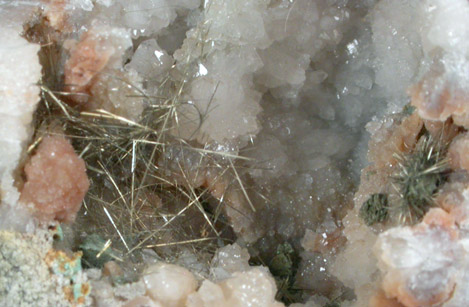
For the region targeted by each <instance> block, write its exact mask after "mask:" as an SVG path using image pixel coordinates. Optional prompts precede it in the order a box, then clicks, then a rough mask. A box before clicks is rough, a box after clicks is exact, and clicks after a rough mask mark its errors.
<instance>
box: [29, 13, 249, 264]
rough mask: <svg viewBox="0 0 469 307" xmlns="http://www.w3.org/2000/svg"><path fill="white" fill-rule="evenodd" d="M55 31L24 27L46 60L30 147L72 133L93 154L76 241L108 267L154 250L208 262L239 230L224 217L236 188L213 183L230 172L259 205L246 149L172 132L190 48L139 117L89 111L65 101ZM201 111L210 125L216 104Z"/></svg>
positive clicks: (202, 40) (77, 145)
mask: <svg viewBox="0 0 469 307" xmlns="http://www.w3.org/2000/svg"><path fill="white" fill-rule="evenodd" d="M38 20H42V19H38ZM205 26H206V25H203V26H201V27H200V29H199V30H200V31H199V42H198V43H197V44H198V45H197V46H195V47H199V45H201V47H202V48H203V46H204V45H205V44H206V37H205V36H206V32H207V29H206V27H205ZM56 34H57V33H55V32H54V31H53V30H51V29H49V28H48V26H47V24H45V23H43V22H39V23H37V24H36V23H34V24H32V25H30V26H28V27H27V28H26V29H25V35H26V37H27V38H28V39H29V40H32V41H36V42H39V43H41V45H42V48H41V52H40V54H39V55H40V59H41V63H42V64H43V66H44V72H43V73H44V76H43V79H42V85H41V90H42V100H41V103H40V105H39V108H38V110H37V111H36V114H35V135H34V138H33V142H32V143H31V145H30V147H29V150H28V153H30V154H32V153H33V152H34V150H35V148H36V147H37V145H38V144H39V143H40V142H41V140H42V138H43V137H44V136H45V135H47V134H53V133H59V134H64V135H65V136H66V137H67V138H68V139H70V140H71V142H72V145H73V147H74V149H75V150H76V152H77V153H78V154H79V156H80V157H81V158H83V159H84V161H85V163H86V166H87V174H88V177H89V180H90V189H89V191H88V193H87V195H86V197H85V200H84V203H83V206H82V209H81V211H80V212H79V214H78V216H77V220H76V221H75V223H74V225H73V226H72V229H73V233H74V242H73V246H72V248H75V249H82V250H83V252H84V259H83V260H84V261H85V264H87V265H90V266H101V265H102V263H103V261H102V260H103V259H113V260H116V261H118V262H120V263H123V264H124V263H131V264H132V265H137V264H140V263H142V262H143V260H144V258H145V257H147V256H148V253H147V252H148V251H149V250H150V251H152V253H151V254H152V255H153V256H155V257H161V258H164V260H167V261H172V260H174V259H175V258H176V257H178V255H179V254H181V253H184V252H190V253H192V254H193V255H195V256H196V257H197V258H198V261H199V262H203V261H205V260H207V261H210V259H211V256H212V255H213V253H214V252H215V250H216V249H217V248H219V247H220V246H223V245H224V244H225V243H226V242H231V241H233V240H234V239H235V235H234V233H233V230H232V228H231V226H230V224H229V223H228V221H227V219H226V217H225V216H224V211H225V210H224V208H225V206H230V204H228V203H227V201H226V199H227V198H229V197H228V196H226V197H225V195H221V196H220V195H219V194H217V198H215V197H213V196H212V195H211V191H210V188H211V187H213V185H215V184H217V182H218V180H222V181H223V184H224V185H225V187H226V186H233V187H236V189H239V190H241V191H242V194H243V195H244V196H245V197H246V199H247V202H248V203H249V205H250V206H251V209H253V210H254V206H253V205H252V203H251V200H250V198H249V196H248V193H247V191H246V188H245V184H244V183H243V179H242V177H243V172H244V170H243V168H242V166H241V164H242V163H240V162H241V161H242V160H243V159H244V158H243V157H240V156H239V155H237V154H236V153H229V152H217V151H213V150H211V149H210V148H211V147H210V146H202V145H200V144H197V143H191V142H186V141H184V140H183V139H180V138H178V137H176V136H175V135H174V134H173V133H171V131H174V129H175V128H177V126H178V122H179V119H180V114H178V110H179V107H180V106H181V105H183V104H184V102H183V99H182V96H183V93H184V86H185V84H186V82H187V78H186V77H185V76H189V75H191V67H193V66H194V65H192V57H191V53H190V52H189V53H188V56H187V58H186V59H185V61H184V63H180V64H181V65H180V66H181V67H180V68H182V71H178V74H177V75H178V76H179V79H181V80H179V79H178V80H174V79H172V78H171V77H170V76H169V75H168V77H167V78H166V79H165V80H163V81H162V82H161V84H160V85H159V90H158V93H159V95H160V97H148V96H146V95H145V93H144V92H143V91H141V90H139V89H136V92H140V93H141V97H139V98H142V99H144V100H145V110H144V111H143V113H142V115H141V118H140V119H139V120H138V121H133V120H130V119H129V118H126V117H124V116H120V115H118V114H115V113H112V112H110V111H109V110H104V109H97V110H92V111H83V110H80V109H79V108H78V107H72V106H71V105H69V104H68V103H66V101H70V99H69V98H70V96H71V95H77V93H66V92H60V91H59V90H57V89H61V88H63V84H61V82H62V81H61V80H62V78H61V75H60V73H59V72H60V71H61V70H60V69H59V67H60V66H61V65H63V64H60V60H59V59H61V55H62V52H61V47H60V43H59V42H60V41H61V39H62V38H61V37H60V35H56ZM51 37H52V38H51ZM184 69H185V70H186V71H184ZM121 81H122V82H125V81H124V80H121ZM123 86H129V84H123ZM213 94H214V93H213ZM133 98H135V97H133ZM208 105H209V106H210V105H211V104H210V103H209V104H208ZM196 111H197V112H198V113H199V116H200V118H199V120H200V123H199V125H202V122H203V121H204V118H205V116H207V114H208V113H209V112H210V107H207V110H203V111H199V110H196ZM188 161H190V163H189V162H188ZM207 169H210V170H211V172H210V176H211V177H210V182H211V183H210V184H203V185H200V182H199V183H197V184H196V183H195V181H196V180H195V179H194V178H198V177H203V174H204V172H206V171H207ZM227 175H228V176H227ZM227 178H228V179H227ZM226 190H227V189H226ZM101 257H102V258H101Z"/></svg>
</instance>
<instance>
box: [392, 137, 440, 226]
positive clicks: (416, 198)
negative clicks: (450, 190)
mask: <svg viewBox="0 0 469 307" xmlns="http://www.w3.org/2000/svg"><path fill="white" fill-rule="evenodd" d="M446 152H447V145H446V144H444V142H443V141H442V140H440V139H435V138H434V137H432V136H431V135H429V134H428V133H424V134H423V135H422V136H421V137H420V139H419V140H418V143H417V145H416V147H415V148H414V150H413V152H412V153H410V154H407V155H395V158H396V159H397V161H398V166H399V171H398V173H397V174H396V175H395V176H394V177H393V186H394V189H395V191H396V192H397V194H398V196H399V202H398V205H397V206H396V208H395V209H396V210H397V211H398V218H399V221H400V223H401V224H414V223H417V222H419V221H420V220H421V219H422V217H423V216H424V215H425V213H426V212H427V211H428V210H429V209H430V208H431V207H434V206H435V202H434V195H435V193H436V192H437V191H438V188H439V187H440V186H441V185H442V184H443V183H444V182H445V181H446V179H447V175H448V161H447V158H446Z"/></svg>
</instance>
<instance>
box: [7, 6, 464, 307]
mask: <svg viewBox="0 0 469 307" xmlns="http://www.w3.org/2000/svg"><path fill="white" fill-rule="evenodd" d="M46 2H47V1H46ZM46 2H43V4H44V5H45V4H47V3H46ZM14 3H16V4H17V5H16V6H11V5H9V4H8V2H5V1H0V29H1V31H0V154H1V156H2V158H1V159H0V180H1V182H0V184H1V186H0V188H1V201H2V207H1V208H0V221H1V222H0V228H4V227H10V228H11V227H17V226H9V225H8V224H7V220H8V221H9V220H10V219H8V217H9V216H11V214H12V212H13V213H15V214H17V215H19V216H26V217H25V218H24V219H23V220H22V219H20V218H19V217H18V218H16V221H17V224H25V223H26V222H25V221H27V219H28V218H27V214H26V213H25V214H21V213H20V212H19V211H17V210H16V209H15V210H16V211H13V210H12V206H14V205H15V204H16V202H17V199H18V193H17V191H16V188H14V185H13V184H14V171H15V169H16V167H17V165H18V163H19V161H20V159H21V157H22V155H23V154H24V150H25V148H24V147H25V144H26V143H27V141H28V138H29V135H30V131H29V130H30V123H31V120H32V114H33V111H34V108H35V104H36V103H37V101H38V99H39V97H38V94H39V88H38V87H37V85H36V84H37V82H38V81H39V79H40V76H41V67H40V65H39V63H38V58H37V52H38V50H39V46H37V45H33V44H30V43H28V42H27V41H26V40H25V39H23V38H22V37H21V36H20V33H21V31H22V23H23V21H24V19H25V18H26V17H27V14H28V13H29V12H30V10H31V9H32V7H33V6H34V5H31V4H37V3H35V2H29V1H16V2H14ZM66 4H67V5H66V10H67V11H68V12H72V14H71V15H70V21H71V23H72V24H74V25H81V24H84V25H90V24H93V21H99V22H100V23H102V25H104V26H103V28H106V29H111V30H112V29H114V30H116V31H117V30H118V31H121V32H119V33H122V35H123V36H125V38H126V40H125V41H126V43H125V44H123V43H122V44H123V45H119V42H115V46H114V45H113V47H122V48H123V49H124V50H120V52H119V53H118V55H119V56H118V58H117V59H114V60H115V61H114V64H115V65H114V64H113V66H112V67H111V68H112V69H115V71H114V72H115V74H116V75H117V74H118V73H119V74H120V73H122V74H124V76H125V77H126V78H128V79H129V80H130V81H132V82H134V83H136V84H138V87H139V90H140V91H141V92H142V93H144V94H145V95H148V96H152V97H153V96H155V97H157V96H158V95H159V94H161V93H160V92H159V86H160V85H161V84H163V83H164V82H166V81H167V80H171V82H174V83H175V84H178V85H179V86H180V87H179V88H178V90H180V93H179V96H178V97H179V98H180V100H179V101H178V103H179V105H178V108H177V115H178V123H177V125H175V126H177V127H176V128H177V129H176V128H175V129H173V131H172V133H173V135H174V136H178V137H181V138H183V139H184V140H186V141H190V142H192V143H196V142H197V143H199V144H200V145H201V146H204V145H207V146H210V148H216V150H218V151H220V152H230V153H237V154H240V155H242V156H244V157H247V158H249V160H248V162H246V165H245V166H246V167H245V168H244V170H245V172H244V173H243V175H244V176H245V178H248V179H249V182H250V184H251V185H250V190H249V191H248V193H249V195H250V196H251V197H252V198H251V199H250V200H251V201H252V202H253V204H254V207H256V208H257V211H256V212H255V213H254V212H252V216H251V217H250V218H251V219H252V220H254V222H253V223H251V224H250V226H249V227H251V228H249V229H248V231H249V232H250V233H251V234H252V235H251V236H245V237H244V238H240V239H241V243H246V242H242V241H243V240H246V241H255V240H256V239H259V241H258V242H257V245H256V248H257V249H258V251H259V252H260V253H263V252H269V251H270V252H272V250H273V249H274V248H275V246H276V245H277V244H278V243H279V242H283V241H290V242H295V243H297V245H298V246H299V245H300V244H299V242H300V240H301V239H302V238H303V237H304V236H305V233H306V234H307V236H305V238H304V239H303V241H301V244H302V246H303V249H304V251H303V252H302V253H301V263H300V269H299V271H298V273H297V281H298V285H299V286H301V287H303V288H305V289H315V291H310V292H308V293H309V294H317V295H324V296H329V297H333V296H334V295H335V293H333V292H332V290H331V289H343V288H341V287H342V285H344V286H346V287H350V288H353V289H355V290H356V291H355V294H356V296H357V299H358V300H357V301H355V303H354V304H355V306H365V305H366V304H367V302H368V299H369V297H370V296H371V295H372V293H373V291H375V288H376V287H377V285H378V284H379V280H378V277H377V276H379V274H380V271H379V268H378V266H377V258H376V256H375V255H374V254H373V246H375V242H376V240H378V241H379V242H381V243H380V244H381V247H382V249H381V254H380V255H385V256H386V257H387V256H389V257H393V255H394V254H393V250H394V249H399V247H401V248H402V249H399V252H396V254H395V255H394V256H396V255H402V257H411V256H408V254H407V253H406V252H407V251H408V250H406V249H404V248H403V247H402V246H398V245H399V244H400V243H402V240H404V239H405V240H407V241H406V242H405V243H406V244H407V245H406V246H407V247H408V246H410V247H411V249H412V248H413V249H414V250H417V251H416V253H418V254H419V255H420V254H425V253H433V252H437V251H438V248H437V246H436V245H435V246H433V245H432V246H428V249H425V248H423V247H422V246H419V245H418V244H417V243H418V242H417V241H415V240H416V239H415V238H414V237H412V233H410V232H409V231H408V230H406V229H397V230H394V232H393V231H390V232H388V233H385V234H383V235H381V236H379V235H378V234H377V233H374V232H373V231H372V230H370V229H369V228H367V227H366V226H365V225H363V223H362V222H361V221H360V220H359V219H358V216H357V210H353V211H351V212H350V213H349V214H348V215H347V217H345V219H343V221H344V229H343V235H344V237H346V238H347V239H348V243H347V245H346V247H345V249H344V250H343V251H341V252H340V253H339V256H338V257H337V258H336V254H337V250H335V248H336V247H337V246H334V244H333V242H334V240H333V239H334V238H335V237H334V236H335V235H337V233H339V234H342V228H341V227H342V225H341V221H342V218H343V217H344V215H345V214H346V212H345V210H347V209H350V208H351V207H353V205H352V198H353V192H354V189H355V188H356V187H357V186H358V178H359V173H360V170H361V169H362V168H363V167H364V166H365V165H366V164H367V160H366V151H367V142H368V139H369V134H368V133H367V132H365V129H364V127H365V125H366V124H367V123H368V122H370V121H373V123H372V124H371V125H369V126H368V127H369V129H371V130H372V129H373V127H385V126H386V125H390V123H389V122H385V121H380V119H381V118H383V116H384V115H389V114H392V113H396V112H400V111H401V110H402V108H403V107H404V106H405V105H406V104H408V103H409V101H410V99H409V95H408V89H409V88H410V86H412V85H413V84H416V83H417V82H419V81H422V82H423V87H424V88H425V89H426V90H427V92H428V93H427V92H425V94H426V95H427V94H428V95H427V96H428V97H430V98H432V99H430V100H429V102H430V104H429V105H428V109H429V110H431V109H432V107H434V106H438V104H437V100H438V99H437V98H438V97H433V96H432V95H431V94H432V93H433V92H432V91H433V90H435V92H438V91H439V90H440V89H443V88H444V87H445V86H447V84H449V85H450V88H451V89H454V90H455V91H462V92H464V93H467V92H468V91H469V69H468V67H469V65H468V63H469V39H468V38H469V18H468V17H469V2H468V1H467V0H425V1H416V0H399V1H396V0H380V1H378V0H362V1H358V0H319V1H312V0H245V1H237V0H236V1H235V0H205V1H199V0H171V1H170V0H136V1H130V0H96V1H91V0H73V1H72V0H70V1H66ZM19 8H20V9H19ZM77 28H78V29H79V33H76V35H77V36H79V34H81V33H83V32H85V31H87V27H86V26H84V27H77ZM130 38H132V41H131V40H130ZM112 44H114V42H113V43H112ZM112 44H111V45H112ZM131 44H132V46H130V45H131ZM118 45H119V46H118ZM128 47H129V48H128ZM111 68H110V67H108V68H107V69H111ZM117 71H118V72H117ZM111 75H112V74H111ZM168 75H169V77H168ZM428 76H430V77H428ZM112 80H114V82H113V81H112ZM445 82H446V83H445ZM119 86H120V85H119V83H116V82H115V79H113V78H112V77H109V78H107V77H102V84H100V85H99V86H97V87H96V88H95V92H94V93H93V94H95V95H96V96H100V97H106V99H108V98H110V99H111V100H112V103H113V107H115V108H117V109H119V108H120V109H122V110H125V109H126V107H127V108H128V109H127V111H128V110H130V111H132V112H127V113H126V114H130V116H133V117H138V115H139V114H140V112H141V104H142V102H141V101H139V102H137V103H136V104H135V105H130V106H129V105H128V106H123V104H125V97H126V96H125V95H121V94H122V93H123V91H124V90H122V92H119ZM116 93H117V94H116ZM126 93H127V94H126V95H132V94H133V92H132V91H131V90H130V89H129V90H128V91H127V92H126ZM433 98H434V99H433ZM427 111H428V110H427ZM419 112H420V113H421V114H420V115H421V116H422V117H425V118H429V119H434V118H433V117H432V116H433V115H432V114H431V112H430V111H428V112H422V111H421V110H419ZM124 113H125V112H124ZM459 115H460V116H461V118H459V120H460V121H461V122H464V120H467V117H465V116H466V114H465V113H462V114H459ZM441 116H443V117H444V116H446V115H444V114H443V115H441ZM193 168H194V169H197V165H193ZM22 228H24V227H22ZM428 236H429V237H425V238H424V239H425V240H429V241H431V238H432V236H431V234H429V235H428ZM318 238H319V239H320V238H322V239H321V240H323V241H324V242H326V241H327V240H330V242H331V243H328V244H329V245H328V244H326V248H325V249H326V250H321V251H318V250H317V248H316V247H315V244H314V242H315V241H316V240H319V239H318ZM331 238H332V239H331ZM402 238H404V239H402ZM400 239H402V240H400ZM308 240H310V241H311V242H309V241H308ZM337 240H338V239H337ZM327 242H329V241H327ZM399 242H400V243H399ZM248 243H253V242H248ZM398 243H399V244H398ZM463 243H464V242H459V243H458V244H460V245H464V244H463ZM458 246H459V245H458ZM464 246H465V245H464ZM414 247H415V248H414ZM431 248H433V249H431ZM445 248H446V247H445ZM458 248H459V250H458V252H461V253H466V252H467V251H466V250H464V251H463V248H462V247H461V246H459V247H458ZM443 256H444V253H443ZM443 256H442V257H443ZM383 257H384V256H383ZM412 257H413V256H412ZM412 257H411V258H412ZM248 258H249V255H248V254H247V251H246V250H244V249H242V248H241V247H240V246H238V245H231V246H229V247H225V248H223V249H222V250H219V251H218V253H217V254H216V256H215V258H214V260H213V262H212V264H211V269H210V278H211V281H209V280H205V281H204V282H203V283H202V286H201V287H200V288H198V290H194V289H193V288H194V286H193V284H194V281H193V280H192V278H193V277H192V275H189V273H187V272H186V271H183V272H181V271H178V269H175V272H176V273H175V275H171V274H172V272H173V271H172V268H170V269H168V270H167V271H165V270H160V271H158V272H159V273H158V274H160V275H155V276H153V277H154V278H155V279H154V280H149V279H147V285H148V284H150V283H152V282H154V283H155V284H158V283H164V278H166V277H165V276H166V275H165V274H166V273H167V274H168V276H169V275H171V276H173V277H174V276H176V277H175V279H176V280H177V278H179V277H181V280H185V281H186V282H187V283H186V284H181V285H180V286H181V287H183V286H184V285H188V286H187V287H186V288H184V289H185V290H184V291H186V290H187V289H188V290H187V291H186V292H187V293H186V294H187V295H186V294H185V295H186V296H188V297H189V298H190V299H189V301H190V306H221V305H223V304H227V305H226V306H228V304H231V305H229V306H247V305H249V304H250V306H277V304H278V303H277V302H275V300H274V299H273V297H274V296H275V291H276V290H275V287H276V285H275V282H274V281H273V279H272V278H271V276H270V275H269V273H268V272H267V271H266V270H265V269H262V268H251V267H249V265H248V264H247V259H248ZM443 258H444V257H443ZM386 259H388V260H389V259H391V258H386ZM416 259H417V258H416ZM391 260H392V261H391ZM391 260H389V261H388V264H389V266H393V267H396V266H398V264H396V261H397V260H396V259H394V258H393V259H391ZM435 261H436V260H435ZM461 263H463V264H465V262H464V261H462V260H461ZM430 264H433V263H432V262H429V265H430ZM463 264H461V266H460V267H459V268H460V269H461V270H464V269H465V266H463ZM437 265H440V263H437ZM445 265H446V263H444V265H443V266H445ZM382 267H383V266H381V268H382ZM240 271H241V272H244V273H239V272H240ZM236 272H238V273H236ZM186 273H187V274H186ZM149 274H150V273H149ZM152 274H153V273H152ZM178 274H179V275H178ZM466 275H467V274H464V276H462V277H461V280H463V281H464V282H466V283H467V279H468V278H467V276H466ZM162 276H163V277H164V278H162ZM168 278H169V277H168ZM168 280H169V279H168ZM97 284H98V283H97ZM139 286H140V290H141V291H140V292H138V295H139V296H140V297H135V296H134V297H132V296H130V298H132V299H136V300H137V301H135V302H134V303H135V306H138V302H139V300H140V302H146V303H151V304H153V305H154V306H160V305H161V304H163V305H164V303H161V302H162V301H165V300H166V299H167V298H161V297H157V296H158V295H157V294H155V293H153V292H152V290H151V289H146V288H145V289H146V290H145V289H144V285H142V284H139ZM142 287H143V288H142ZM104 288H105V286H103V289H104ZM149 288H152V287H149ZM106 289H107V288H106ZM142 289H143V290H142ZM259 289H261V290H259ZM147 290H148V291H147ZM113 291H114V290H112V289H111V290H109V289H107V290H106V291H104V290H103V293H101V294H102V296H103V301H106V300H109V301H112V302H115V301H114V297H113V295H114V294H113V293H114V292H113ZM184 291H183V292H184ZM259 291H264V292H263V293H264V294H265V295H260V292H259ZM111 292H112V293H111ZM189 292H191V293H189ZM184 293H185V292H184ZM243 293H244V294H245V296H243V295H244V294H243ZM106 295H107V296H106ZM136 295H137V294H136ZM170 295H175V294H174V293H170ZM458 295H459V296H458V297H457V299H458V300H459V301H458V302H464V303H461V304H462V305H460V306H463V305H464V304H467V298H466V296H465V295H464V293H461V292H458ZM179 299H180V300H181V301H179ZM184 299H185V297H184V298H177V300H176V301H175V302H170V303H168V304H169V305H178V304H179V305H181V304H183V303H181V302H182V301H183V300H184ZM158 300H159V301H160V302H158ZM150 301H152V302H150ZM319 301H321V299H320V298H319V299H318V301H317V302H319ZM165 302H166V301H165ZM158 304H160V305H158ZM315 304H316V301H314V302H313V300H311V301H310V305H307V306H315ZM455 304H456V303H455ZM103 306H105V304H104V305H103ZM129 306H132V305H129ZM451 306H453V305H451ZM454 306H456V305H454Z"/></svg>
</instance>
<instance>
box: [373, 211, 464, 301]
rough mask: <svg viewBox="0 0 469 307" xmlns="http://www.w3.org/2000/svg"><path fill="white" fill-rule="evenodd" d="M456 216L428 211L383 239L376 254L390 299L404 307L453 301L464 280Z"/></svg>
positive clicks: (386, 233)
mask: <svg viewBox="0 0 469 307" xmlns="http://www.w3.org/2000/svg"><path fill="white" fill-rule="evenodd" d="M459 235H460V233H459V230H458V228H457V226H456V224H455V220H454V218H453V216H451V215H450V214H448V213H447V212H445V211H444V210H442V209H440V208H434V209H431V210H430V211H428V213H427V214H426V215H425V217H424V219H423V221H422V222H421V223H420V224H417V225H415V226H413V227H397V228H393V229H390V230H388V231H386V232H384V233H382V234H381V235H380V236H379V239H378V241H377V244H376V254H377V257H378V258H379V267H380V269H381V271H382V272H383V283H382V289H383V290H384V292H385V294H386V297H388V298H396V299H397V300H398V301H399V302H400V303H402V304H403V305H404V306H408V307H419V306H440V305H441V304H443V303H445V302H447V301H448V300H449V299H451V297H452V295H453V292H454V290H455V288H457V285H458V282H461V280H460V278H461V277H460V274H459V271H460V269H462V267H461V265H462V264H463V262H462V261H463V257H464V256H463V255H464V249H463V246H462V245H461V243H460V242H459V240H460V237H459Z"/></svg>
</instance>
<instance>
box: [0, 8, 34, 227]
mask: <svg viewBox="0 0 469 307" xmlns="http://www.w3.org/2000/svg"><path fill="white" fill-rule="evenodd" d="M32 9H33V7H32V6H21V7H14V6H10V5H9V4H7V5H0V29H1V30H0V42H1V43H0V156H1V159H0V192H1V194H0V199H1V203H2V206H4V208H3V210H8V209H6V208H5V207H7V206H15V205H16V202H17V200H18V197H19V194H18V191H17V189H16V187H14V181H15V178H14V171H15V169H16V167H17V166H18V162H19V160H20V158H21V157H22V154H23V152H24V149H25V146H26V145H27V143H28V141H29V138H30V135H31V132H32V131H31V122H32V116H33V112H34V110H35V108H36V104H37V103H38V101H39V92H40V90H39V86H38V82H39V81H40V78H41V65H40V64H39V58H38V55H37V53H38V51H39V48H40V46H39V45H36V44H32V43H29V42H27V41H26V39H24V38H23V37H21V33H22V31H23V22H25V21H26V19H27V18H28V17H30V14H31V13H32ZM6 216H9V217H11V215H8V214H2V218H5V219H8V218H7V217H6ZM0 224H1V223H0Z"/></svg>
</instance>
